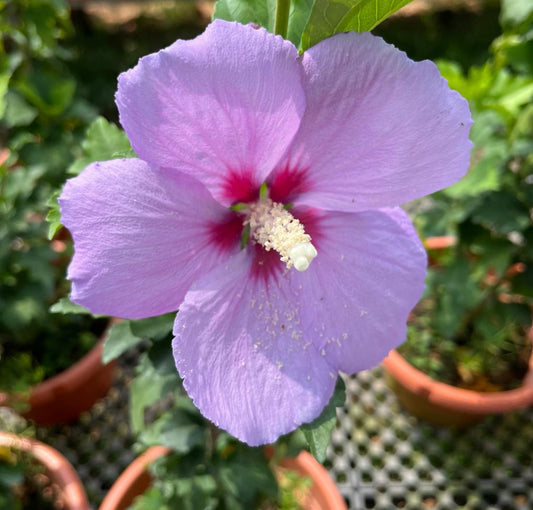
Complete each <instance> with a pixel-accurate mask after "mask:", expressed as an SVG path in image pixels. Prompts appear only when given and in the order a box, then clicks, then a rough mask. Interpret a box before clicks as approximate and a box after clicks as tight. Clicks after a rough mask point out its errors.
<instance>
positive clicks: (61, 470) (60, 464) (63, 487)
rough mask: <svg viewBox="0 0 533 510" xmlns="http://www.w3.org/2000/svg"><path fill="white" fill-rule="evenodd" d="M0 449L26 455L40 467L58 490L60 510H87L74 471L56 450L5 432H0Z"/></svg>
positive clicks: (83, 494) (85, 498)
mask: <svg viewBox="0 0 533 510" xmlns="http://www.w3.org/2000/svg"><path fill="white" fill-rule="evenodd" d="M0 447H7V448H9V449H13V450H18V451H20V452H24V453H27V454H29V455H31V457H32V458H34V459H35V460H36V461H37V462H38V463H39V464H40V465H42V466H43V467H44V469H45V471H46V474H47V475H48V477H49V478H50V481H51V483H52V484H53V485H54V486H56V487H57V489H58V492H59V493H58V497H59V499H60V501H61V503H62V505H63V506H62V507H61V508H64V509H65V510H89V502H88V500H87V496H86V494H85V490H84V489H83V485H82V483H81V481H80V479H79V477H78V475H77V474H76V471H75V470H74V468H73V467H72V465H71V464H70V463H69V461H68V460H67V459H65V457H63V455H61V454H60V453H59V452H58V451H57V450H55V449H54V448H51V447H50V446H47V445H45V444H43V443H41V442H40V441H36V440H34V439H28V438H24V437H20V436H16V435H14V434H8V433H7V432H0Z"/></svg>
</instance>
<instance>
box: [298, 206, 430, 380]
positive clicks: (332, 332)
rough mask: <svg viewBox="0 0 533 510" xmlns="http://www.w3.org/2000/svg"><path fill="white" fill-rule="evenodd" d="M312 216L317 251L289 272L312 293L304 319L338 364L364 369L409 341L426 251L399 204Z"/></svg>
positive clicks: (322, 349)
mask: <svg viewBox="0 0 533 510" xmlns="http://www.w3.org/2000/svg"><path fill="white" fill-rule="evenodd" d="M315 222H316V224H315V225H314V226H313V228H312V229H308V230H311V235H312V236H313V243H314V244H315V246H316V247H317V250H318V256H317V257H316V258H315V259H314V260H313V262H312V263H311V265H310V267H309V269H308V270H307V271H305V272H304V273H294V275H293V278H292V286H293V287H294V288H299V289H301V290H300V292H301V295H302V296H307V297H308V300H307V304H306V306H303V305H302V308H301V310H302V313H301V320H302V322H303V323H304V324H305V328H306V332H307V336H308V337H309V338H313V341H314V342H315V346H316V347H317V349H319V351H320V352H321V354H323V355H324V356H325V358H326V360H327V361H328V362H329V364H330V365H331V366H333V367H334V368H335V369H336V370H340V371H342V372H347V373H354V372H357V371H360V370H365V369H367V368H370V367H372V366H374V365H376V364H377V363H379V362H380V361H381V360H382V359H383V358H384V357H385V356H386V355H387V354H388V352H389V351H390V350H391V349H393V348H395V347H397V346H398V345H399V344H400V343H401V342H403V341H404V340H405V333H406V322H407V316H408V314H409V312H410V311H411V309H412V308H413V307H414V305H415V304H416V303H417V301H418V300H419V299H420V297H421V295H422V291H423V290H424V276H425V273H426V253H425V251H424V249H423V247H422V244H421V242H420V240H419V239H418V236H417V235H416V232H415V230H414V228H413V226H412V224H411V222H410V220H409V218H408V217H407V215H406V214H405V213H404V212H403V211H402V210H401V209H400V208H394V209H382V210H378V211H367V212H358V213H343V212H328V213H324V214H323V215H322V216H321V217H319V218H318V219H317V220H315ZM313 231H315V232H316V233H315V232H313Z"/></svg>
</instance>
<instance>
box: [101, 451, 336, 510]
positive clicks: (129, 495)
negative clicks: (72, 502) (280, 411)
mask: <svg viewBox="0 0 533 510" xmlns="http://www.w3.org/2000/svg"><path fill="white" fill-rule="evenodd" d="M168 451H169V450H168V449H167V448H165V447H162V446H153V447H151V448H149V449H148V450H146V452H144V453H143V454H142V455H140V456H139V457H137V458H136V459H135V460H134V461H133V462H132V463H131V464H130V465H129V466H128V467H127V468H126V469H125V470H124V472H123V473H122V474H121V475H120V476H119V478H118V479H117V481H116V482H115V483H114V484H113V486H112V487H111V490H110V491H109V492H108V493H107V495H106V497H105V498H104V501H103V502H102V504H101V506H100V508H99V510H126V509H127V508H128V507H129V506H130V505H131V504H132V503H133V500H134V499H135V498H136V497H137V496H140V495H141V494H143V493H144V491H146V489H147V488H148V487H149V486H150V484H151V483H152V477H151V475H150V473H149V472H148V470H147V468H148V466H149V465H150V464H151V463H152V462H153V461H154V460H156V459H157V458H159V457H161V456H163V455H166V454H167V453H168ZM280 465H281V467H282V468H286V469H290V470H292V471H296V472H297V473H299V474H300V475H302V476H305V477H308V478H310V479H311V481H312V483H311V487H310V488H309V491H308V492H307V493H306V495H305V501H304V502H303V508H304V509H305V510H346V504H345V502H344V500H343V498H342V496H341V495H340V493H339V491H338V489H337V487H336V486H335V484H334V483H333V480H332V479H331V477H330V476H329V474H328V472H327V471H326V470H325V469H324V467H323V466H322V465H320V464H319V463H318V462H317V461H316V460H315V459H314V458H313V456H312V455H311V454H309V453H307V452H301V453H300V455H298V457H296V458H286V459H283V460H282V461H281V463H280Z"/></svg>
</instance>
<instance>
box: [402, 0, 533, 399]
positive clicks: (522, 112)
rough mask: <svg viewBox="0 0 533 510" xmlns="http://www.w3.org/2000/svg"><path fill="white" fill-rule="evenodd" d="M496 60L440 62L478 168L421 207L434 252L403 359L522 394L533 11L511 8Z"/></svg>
mask: <svg viewBox="0 0 533 510" xmlns="http://www.w3.org/2000/svg"><path fill="white" fill-rule="evenodd" d="M500 22H501V25H502V30H503V34H502V35H501V36H499V37H498V38H496V39H495V40H494V42H493V43H492V45H491V54H492V55H491V58H490V59H488V60H487V62H485V63H484V64H483V65H479V66H472V67H471V68H469V69H468V71H467V72H464V71H463V69H462V68H461V66H460V65H459V64H457V63H455V62H451V61H444V60H442V61H440V62H438V65H439V69H440V71H441V73H442V74H443V76H444V77H445V78H446V79H447V80H448V83H449V84H450V86H451V87H452V88H454V89H456V90H457V91H458V92H460V93H461V94H462V95H463V96H464V97H466V98H467V99H468V100H469V102H470V106H471V110H472V115H473V117H474V121H475V122H474V125H473V128H472V132H471V139H472V141H473V142H474V144H475V145H474V149H473V152H472V159H471V167H470V169H469V171H468V175H467V176H466V177H465V178H463V179H462V180H461V181H460V182H458V183H457V184H455V185H454V186H451V187H450V188H447V189H445V190H443V191H441V192H439V193H436V194H434V195H432V196H431V200H429V201H424V202H422V203H420V204H418V206H419V211H418V212H419V214H418V215H417V216H416V220H415V223H416V226H417V228H418V229H419V232H421V233H422V235H423V236H424V237H432V236H440V235H450V234H451V235H453V236H455V238H456V243H455V245H454V246H452V247H449V248H446V249H444V250H438V251H432V252H431V253H430V255H431V259H432V262H433V264H432V267H430V269H429V273H428V278H427V289H426V293H425V298H424V299H423V300H422V301H421V302H420V304H419V305H418V307H417V308H416V309H415V311H414V312H413V314H412V320H411V325H410V327H409V333H408V341H407V342H406V343H405V344H404V345H403V346H402V347H401V348H400V349H399V350H400V352H401V353H402V354H403V355H404V356H405V357H406V358H407V359H408V361H410V362H411V363H412V364H413V365H415V366H416V367H417V368H419V369H420V370H422V371H424V372H426V373H428V374H429V375H431V376H432V377H433V378H436V379H438V380H441V381H443V382H447V383H449V384H454V385H458V386H461V387H466V388H470V389H477V390H479V391H496V390H501V389H510V388H513V387H516V386H519V385H520V383H521V380H522V379H523V377H524V375H525V373H526V372H527V369H528V361H529V357H530V353H531V339H530V338H529V337H528V331H529V328H530V327H531V305H532V303H533V301H532V300H533V224H532V210H533V178H532V176H533V171H532V170H533V75H532V66H533V3H531V2H527V1H513V0H503V1H502V10H501V14H500Z"/></svg>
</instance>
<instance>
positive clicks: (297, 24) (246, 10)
mask: <svg viewBox="0 0 533 510" xmlns="http://www.w3.org/2000/svg"><path fill="white" fill-rule="evenodd" d="M312 5H313V0H292V1H291V5H290V11H289V25H288V29H287V39H288V40H289V41H291V42H292V43H293V44H294V45H295V46H296V47H297V48H298V47H299V45H300V39H301V37H302V32H303V30H304V26H305V24H306V23H307V20H308V18H309V14H310V12H311V6H312ZM275 11H276V0H266V1H263V2H257V1H256V0H218V2H217V3H216V4H215V13H214V14H213V19H224V20H227V21H238V22H239V23H242V24H244V25H246V24H248V23H256V24H257V25H260V26H262V27H264V28H266V29H267V30H268V31H270V32H274V18H275Z"/></svg>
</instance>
